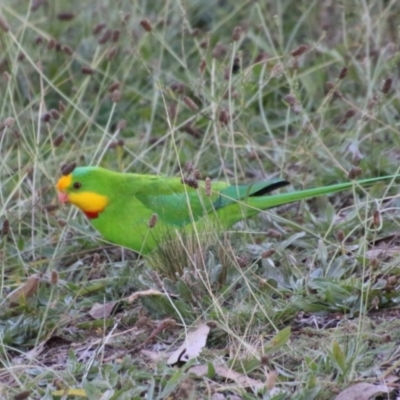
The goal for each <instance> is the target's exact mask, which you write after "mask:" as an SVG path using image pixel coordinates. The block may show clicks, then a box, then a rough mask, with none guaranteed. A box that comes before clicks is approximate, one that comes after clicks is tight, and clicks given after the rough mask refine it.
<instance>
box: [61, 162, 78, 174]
mask: <svg viewBox="0 0 400 400" xmlns="http://www.w3.org/2000/svg"><path fill="white" fill-rule="evenodd" d="M75 168H76V163H74V162H73V163H68V164H64V165H62V166H61V174H62V175H69V174H70V173H72V171H73V170H74V169H75Z"/></svg>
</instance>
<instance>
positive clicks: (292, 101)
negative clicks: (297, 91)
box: [283, 94, 301, 114]
mask: <svg viewBox="0 0 400 400" xmlns="http://www.w3.org/2000/svg"><path fill="white" fill-rule="evenodd" d="M283 100H284V101H285V102H286V103H287V104H289V106H290V109H291V110H292V111H293V112H294V113H295V114H300V113H301V105H300V103H299V102H298V100H297V99H296V97H295V96H293V95H292V94H287V95H286V96H283Z"/></svg>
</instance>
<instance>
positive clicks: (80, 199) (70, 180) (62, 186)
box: [56, 173, 108, 218]
mask: <svg viewBox="0 0 400 400" xmlns="http://www.w3.org/2000/svg"><path fill="white" fill-rule="evenodd" d="M83 180H84V179H82V181H83ZM56 189H57V194H58V199H59V201H60V202H61V203H71V204H73V205H74V206H76V207H78V208H80V209H81V210H82V211H83V212H84V213H85V214H86V216H87V217H88V218H97V217H98V216H99V214H100V213H101V212H103V211H104V209H105V208H106V206H107V204H108V197H107V196H104V195H101V194H98V193H95V192H92V191H87V190H85V185H84V182H81V180H80V179H79V178H75V177H74V176H73V173H71V174H68V175H63V176H62V177H61V178H60V179H59V180H58V182H57V184H56Z"/></svg>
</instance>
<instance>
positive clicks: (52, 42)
mask: <svg viewBox="0 0 400 400" xmlns="http://www.w3.org/2000/svg"><path fill="white" fill-rule="evenodd" d="M56 44H57V42H56V40H55V39H53V38H51V39H50V40H49V41H48V42H47V48H48V49H49V50H53V49H54V48H55V47H56Z"/></svg>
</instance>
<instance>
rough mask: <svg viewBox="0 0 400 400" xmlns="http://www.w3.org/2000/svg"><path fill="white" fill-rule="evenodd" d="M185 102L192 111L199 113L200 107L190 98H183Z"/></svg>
mask: <svg viewBox="0 0 400 400" xmlns="http://www.w3.org/2000/svg"><path fill="white" fill-rule="evenodd" d="M183 102H184V103H185V104H186V105H187V107H188V108H190V109H191V110H192V111H198V109H199V107H198V106H197V104H196V103H195V102H194V101H193V100H192V99H191V98H190V97H188V96H184V97H183Z"/></svg>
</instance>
